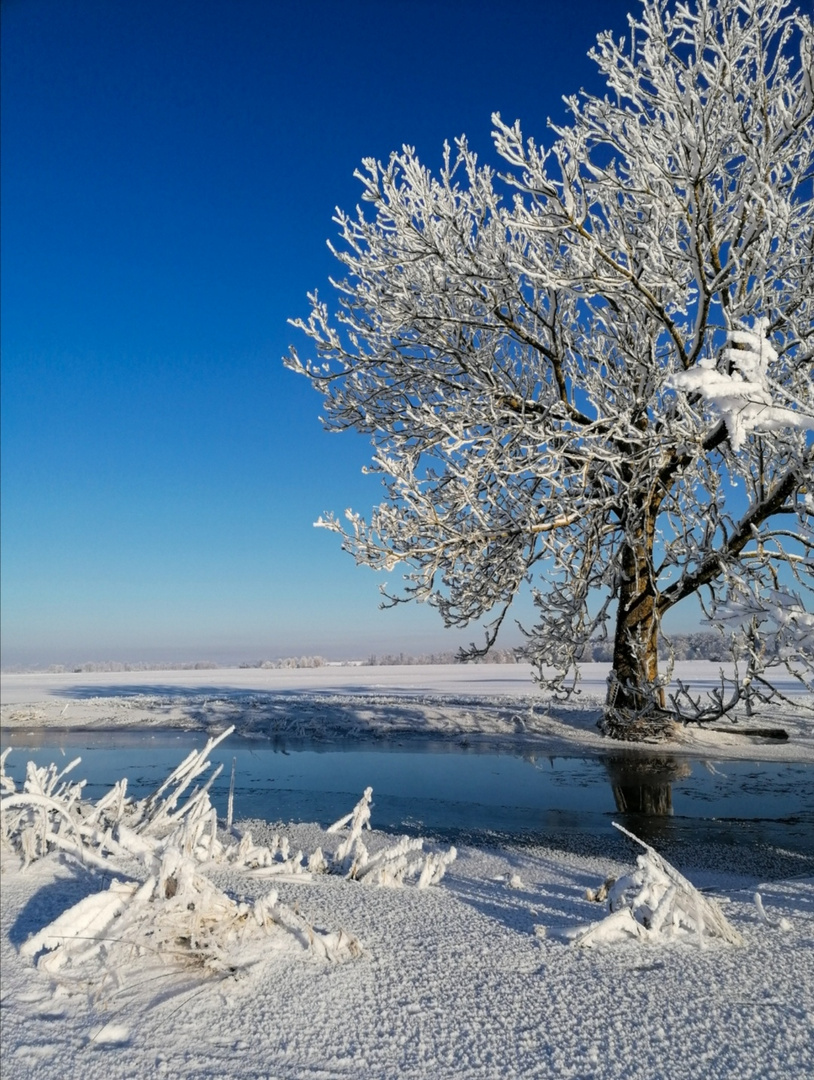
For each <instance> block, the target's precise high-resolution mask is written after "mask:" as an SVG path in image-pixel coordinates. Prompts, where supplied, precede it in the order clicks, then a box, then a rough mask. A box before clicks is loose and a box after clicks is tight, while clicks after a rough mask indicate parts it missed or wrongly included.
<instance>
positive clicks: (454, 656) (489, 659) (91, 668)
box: [5, 631, 771, 675]
mask: <svg viewBox="0 0 814 1080" xmlns="http://www.w3.org/2000/svg"><path fill="white" fill-rule="evenodd" d="M670 641H671V644H672V648H673V655H674V657H675V659H676V660H712V661H715V662H725V661H727V660H729V659H730V655H729V648H728V642H727V640H726V638H724V637H722V636H720V635H718V634H710V633H705V632H703V631H698V632H697V633H694V634H676V635H675V636H674V637H672V638H671V639H670ZM766 645H767V649H768V651H771V642H767V643H766ZM661 652H662V655H663V657H665V658H666V655H667V651H666V649H665V648H662V650H661ZM612 658H613V642H612V641H611V640H607V641H595V642H592V643H591V644H590V645H589V646H588V647H587V648H586V649H585V650H584V652H583V655H582V659H583V660H584V661H586V662H590V661H594V662H596V663H609V662H610V661H611V659H612ZM474 662H475V663H479V664H517V663H521V664H522V663H527V662H528V661H527V660H525V659H524V657H523V656H522V654H521V652H520V650H519V649H491V650H490V651H489V652H488V653H487V654H486V656H484V657H482V658H480V659H479V660H476V661H474ZM455 663H458V653H457V652H454V651H451V650H448V651H445V652H433V653H421V654H418V655H414V654H412V653H404V652H399V653H382V654H378V653H376V654H373V655H371V656H368V657H367V659H365V660H347V661H331V660H326V659H325V657H324V656H286V657H282V658H280V659H277V660H244V661H243V662H241V663H239V664H229V665H224V664H218V663H215V661H214V660H196V661H190V662H189V663H178V662H172V661H166V662H161V661H158V662H156V661H144V662H141V663H124V662H121V661H118V660H103V661H88V662H87V663H84V664H80V665H79V666H77V667H70V666H65V665H63V664H54V665H52V666H51V667H49V668H48V669H47V670H48V672H49V673H51V674H56V675H62V674H65V673H67V672H76V673H80V672H88V673H90V672H105V671H109V672H114V671H211V670H213V669H214V668H219V667H224V666H229V667H240V668H247V669H265V670H269V669H281V668H289V669H296V668H321V667H328V666H337V667H338V666H348V667H360V666H364V667H394V666H405V667H406V666H411V665H418V664H455ZM5 670H7V671H12V672H13V671H26V670H28V671H31V670H32V669H31V668H28V669H25V668H6V669H5Z"/></svg>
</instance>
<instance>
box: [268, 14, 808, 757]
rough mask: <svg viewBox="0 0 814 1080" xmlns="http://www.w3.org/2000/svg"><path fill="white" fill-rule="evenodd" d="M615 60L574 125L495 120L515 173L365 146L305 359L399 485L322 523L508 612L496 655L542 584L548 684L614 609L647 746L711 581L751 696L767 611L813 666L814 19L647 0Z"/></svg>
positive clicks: (760, 677) (421, 576)
mask: <svg viewBox="0 0 814 1080" xmlns="http://www.w3.org/2000/svg"><path fill="white" fill-rule="evenodd" d="M590 55H591V57H592V59H593V60H594V61H595V62H596V64H597V65H598V67H599V69H600V71H601V72H602V74H603V76H604V77H605V79H606V82H607V93H606V95H605V96H604V97H595V96H592V95H590V94H586V93H584V92H583V93H582V94H580V95H579V96H575V97H572V98H568V99H566V100H567V105H568V109H569V111H570V120H569V122H568V123H567V124H564V125H556V124H553V123H551V122H549V129H550V132H551V139H550V143H549V145H547V146H541V145H538V144H537V143H535V142H534V141H532V140H531V139H529V140H525V139H524V138H523V136H522V135H521V130H520V125H519V123H515V124H513V125H508V124H506V123H504V122H503V121H502V120H501V118H500V116H499V115H497V114H495V116H494V117H493V121H494V127H495V131H494V138H495V145H496V149H497V152H498V154H499V155H500V157H501V158H502V159H503V160H504V162H505V166H504V168H505V173H496V172H495V171H494V170H493V169H491V168H489V167H487V166H484V165H482V164H479V163H478V160H477V158H476V155H475V154H474V153H473V151H472V150H471V149H470V148H469V145H468V143H467V141H466V140H465V139H464V138H460V139H458V140H456V142H455V147H454V149H451V148H450V147H448V146H447V147H446V148H445V152H444V157H443V164H442V166H441V169H440V172H439V173H438V174H437V175H433V174H432V173H431V172H430V171H429V170H428V169H426V168H425V167H424V166H423V165H421V164H420V163H419V161H418V159H417V157H416V155H415V152H414V150H413V149H411V148H410V147H404V148H403V149H402V151H401V152H400V153H394V154H393V155H392V156H391V158H390V160H389V162H388V163H387V164H382V163H380V162H377V161H375V160H372V159H368V160H365V161H364V167H363V169H362V170H361V171H360V172H358V173H357V175H358V178H359V180H360V181H361V184H362V187H363V192H362V199H363V202H364V203H366V204H367V208H365V207H362V208H357V211H356V213H355V214H350V215H349V214H345V213H343V212H341V211H337V217H336V221H337V223H338V226H339V231H340V235H341V240H342V243H341V244H340V245H338V246H337V247H336V248H334V249H333V250H334V254H335V255H336V257H337V259H338V260H339V262H340V263H341V264H342V265H343V267H344V276H342V277H341V278H340V279H339V280H336V281H333V282H332V284H333V286H334V288H335V290H336V292H337V293H338V303H337V305H336V306H335V308H333V309H332V308H331V307H329V305H327V304H326V303H325V302H324V301H323V300H321V299H319V298H318V297H317V295H316V294H313V295H312V296H311V297H310V300H311V314H310V317H309V318H308V319H307V320H306V321H303V320H298V321H297V322H296V323H295V325H297V326H299V327H300V328H301V329H302V330H304V331H305V333H306V334H307V335H308V337H309V338H310V339H311V343H312V346H313V348H314V349H315V357H314V358H313V359H311V360H301V359H300V357H299V356H298V354H297V352H296V350H294V349H292V351H291V353H290V354H289V356H288V357H287V360H286V362H287V363H288V365H289V366H290V367H292V368H293V369H294V370H296V371H298V372H301V373H303V374H305V375H307V376H308V378H310V380H311V381H312V383H313V384H314V386H315V387H316V388H317V389H318V390H319V391H320V392H321V393H322V394H323V396H324V398H325V412H324V423H325V425H326V427H327V428H328V429H330V430H333V431H340V430H344V429H346V428H355V429H356V430H357V431H361V432H365V433H367V434H369V435H370V436H371V440H372V444H373V447H374V454H373V459H372V465H371V467H370V468H371V471H372V472H374V473H377V474H379V475H380V477H381V480H382V483H383V485H384V487H385V497H384V500H383V501H382V503H381V504H380V505H379V506H378V507H377V508H376V509H375V510H374V512H373V514H372V516H371V518H370V520H369V521H368V520H365V519H363V518H362V517H361V516H359V515H358V514H356V513H353V512H351V511H348V512H347V515H346V517H347V524H343V523H341V522H340V521H339V520H338V519H336V518H335V517H333V516H329V517H327V518H325V519H324V520H321V521H320V522H319V524H322V525H325V526H327V527H328V528H330V529H333V530H335V531H337V532H339V533H341V535H342V537H343V545H344V547H345V548H346V549H347V550H348V551H350V552H352V553H353V554H354V555H355V557H356V559H357V561H358V562H359V563H363V564H366V565H368V566H371V567H374V568H376V569H388V570H389V569H391V568H393V567H394V566H396V565H397V564H399V563H401V564H405V565H406V568H407V569H406V573H405V586H404V591H403V592H402V593H401V594H399V595H398V596H388V594H387V593H385V595H386V596H388V601H389V602H393V603H395V602H401V601H404V600H419V601H427V602H429V603H430V604H432V605H434V606H436V607H437V608H438V610H439V612H440V614H441V616H442V617H443V620H444V622H445V623H446V624H447V625H448V626H454V627H460V626H465V625H467V624H468V623H470V621H472V620H477V619H481V618H482V617H484V616H486V615H487V613H492V614H491V617H490V618H491V621H489V622H488V623H487V633H486V642H485V644H484V646H483V648H484V649H486V648H488V647H489V646H491V645H492V643H493V642H494V641H495V639H496V637H497V634H498V631H499V628H500V625H501V623H502V622H503V621H504V617H505V615H506V613H507V610H508V609H509V607H510V605H511V603H512V600H513V598H514V597H515V596H516V594H517V593H518V590H520V588H521V586H522V585H523V583H524V582H525V581H530V582H531V584H532V588H533V589H534V596H535V602H536V608H537V612H538V617H537V622H536V625H534V626H533V627H528V628H526V630H525V634H526V646H525V652H526V655H527V656H528V658H529V659H531V660H532V662H533V663H534V664H535V665H536V666H537V667H538V669H539V673H540V677H541V679H545V680H551V679H552V678H556V679H562V680H565V679H566V678H571V677H573V676H574V674H575V673H576V671H577V668H578V659H579V656H580V655H581V653H582V651H583V649H584V647H585V645H586V643H587V642H588V641H589V640H591V639H592V638H596V636H597V634H599V635H601V634H602V633H608V629H610V634H611V636H612V640H613V675H612V678H611V680H610V685H609V692H608V703H607V711H606V727H607V730H609V731H611V732H612V733H614V734H617V735H622V736H628V737H631V734H632V733H637V732H641V731H642V730H644V729H649V730H652V729H653V728H654V727H658V724H659V722H660V720H661V718H662V717H663V716H664V714H663V713H662V712H661V709H662V707H663V705H664V689H663V688H664V676H663V675H661V676H660V673H659V670H658V643H659V638H660V635H661V624H662V620H663V618H664V616H665V615H666V614H667V612H668V611H670V610H671V609H673V608H674V607H675V606H676V605H678V604H680V603H682V602H683V601H686V600H688V599H689V598H691V597H697V598H698V599H699V600H700V601H701V603H702V605H703V607H704V609H705V611H706V613H707V615H708V616H709V618H710V619H711V620H712V621H713V622H714V623H717V624H718V625H719V626H721V625H724V623H726V622H729V623H731V624H732V626H734V627H735V630H734V631H733V634H732V640H733V643H734V645H735V648H736V651H737V650H739V651H740V655H741V659H742V660H743V659H744V658H745V659H746V660H747V661H748V662H747V663H746V665H745V668H742V669H741V682H740V685H739V686H736V687H735V695H734V698H733V700H735V699H737V698H738V697H739V696H741V695H742V692H743V690H744V689H745V688H746V687H747V686H749V687H750V688H751V691H752V692H755V690H756V689H757V690H758V691H759V692H765V693H769V692H770V683H771V680H770V678H769V675H768V673H767V672H766V670H765V667H766V664H765V661H764V659H763V658H762V645H761V642H762V637H763V636H765V634H766V633H767V632H771V633H772V634H773V635H774V637H775V640H774V641H773V642H772V645H773V648H772V649H771V650H770V651H771V653H772V655H773V656H774V657H777V658H779V659H780V660H781V661H783V662H785V663H786V664H787V665H788V666H790V667H791V668H792V669H793V670H795V671H796V672H798V673H800V674H802V675H803V676H804V677H810V669H811V662H812V656H813V655H814V619H813V618H812V615H811V614H810V613H809V612H808V611H807V610H806V606H805V599H804V598H805V596H806V594H808V595H809V596H810V594H811V591H812V584H813V582H812V559H813V557H814V550H813V548H814V530H813V529H812V521H813V517H814V483H812V476H813V475H814V469H813V468H812V464H813V462H812V443H813V440H812V435H811V432H812V429H814V391H813V390H812V358H813V357H814V253H813V252H812V245H813V243H814V199H813V197H812V178H813V176H814V89H813V87H812V78H813V76H812V63H814V35H813V34H812V22H811V19H810V18H809V17H808V16H806V15H804V14H801V13H799V12H797V11H795V10H793V9H790V8H789V7H788V5H787V4H786V3H784V2H783V0H693V2H691V3H670V2H667V0H644V2H643V5H642V10H641V14H640V16H639V17H630V19H629V35H628V37H627V38H626V39H621V40H616V39H615V38H614V37H613V36H612V35H611V34H610V33H604V34H601V35H600V36H599V37H598V39H597V45H596V47H595V48H594V49H593V50H592V51H591V54H590ZM478 651H479V650H478V649H477V648H476V647H475V646H472V650H471V654H472V655H473V654H475V653H476V652H478ZM806 670H808V672H809V676H806ZM552 673H553V674H552ZM563 684H564V683H563ZM720 704H721V708H725V707H726V703H725V702H723V701H722V702H721V703H720ZM713 711H714V710H713ZM704 715H706V714H699V716H704Z"/></svg>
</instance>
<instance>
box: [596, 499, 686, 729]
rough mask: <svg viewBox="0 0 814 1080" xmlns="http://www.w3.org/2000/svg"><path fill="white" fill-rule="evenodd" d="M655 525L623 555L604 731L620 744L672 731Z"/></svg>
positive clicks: (643, 531) (649, 522)
mask: <svg viewBox="0 0 814 1080" xmlns="http://www.w3.org/2000/svg"><path fill="white" fill-rule="evenodd" d="M654 533H655V527H654V521H653V517H652V516H651V515H647V517H646V519H645V521H644V522H643V523H642V525H641V529H640V531H639V533H638V535H634V537H633V539H632V540H630V541H628V542H627V543H626V544H625V546H624V548H623V549H622V551H621V561H622V566H621V569H622V574H621V582H620V585H619V597H618V609H617V614H616V633H615V636H614V642H613V670H612V671H611V674H610V679H609V682H608V696H607V699H606V702H605V716H604V718H603V721H602V724H601V726H602V729H603V731H605V733H606V734H608V735H611V736H612V737H613V738H617V739H628V740H631V741H637V740H641V739H648V738H654V737H655V738H659V737H664V736H665V735H666V734H667V733H668V732H669V730H670V728H671V727H672V719H671V714H669V713H667V712H665V711H664V690H663V688H662V687H660V686H659V685H658V677H659V658H658V643H659V616H658V607H657V600H658V593H657V589H656V582H655V578H654V574H653V558H652V556H653V537H654Z"/></svg>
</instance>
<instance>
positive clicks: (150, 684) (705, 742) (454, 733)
mask: <svg viewBox="0 0 814 1080" xmlns="http://www.w3.org/2000/svg"><path fill="white" fill-rule="evenodd" d="M608 670H609V669H608V665H607V664H586V665H584V668H583V677H582V682H581V683H580V693H579V694H577V695H575V696H573V697H572V698H571V699H570V700H569V701H568V702H556V701H553V700H552V699H551V698H549V697H546V696H545V695H544V694H542V693H541V692H540V691H539V689H538V688H537V686H536V685H535V683H534V681H533V679H532V676H531V672H530V669H529V668H528V667H526V666H525V665H523V664H478V665H463V664H447V665H444V664H439V665H426V666H419V665H416V666H409V665H405V666H393V667H390V666H383V667H351V666H347V667H344V666H333V665H329V666H325V667H321V668H305V669H291V670H288V669H271V670H264V669H257V668H251V669H247V668H223V669H210V670H202V671H137V672H128V671H124V672H112V673H110V672H90V673H88V672H77V673H70V674H59V675H51V674H8V673H4V674H2V676H0V705H1V708H0V724H2V727H3V728H5V729H15V730H21V729H22V730H26V731H35V730H39V729H48V728H60V729H64V728H94V729H107V728H118V727H125V726H126V727H152V726H164V727H177V728H184V729H200V730H206V731H208V732H210V733H212V732H217V731H220V730H223V728H224V727H226V726H228V725H231V724H234V725H235V727H236V730H237V733H238V734H245V735H261V736H262V735H264V734H280V733H285V734H289V735H298V736H305V737H315V738H322V739H325V738H328V739H342V738H374V739H386V738H388V737H390V736H395V735H398V737H399V738H404V737H409V736H411V735H414V736H423V737H428V738H447V737H448V738H455V739H460V738H461V737H467V738H470V739H478V738H482V739H489V740H493V741H494V740H497V741H500V742H503V743H505V742H509V743H517V742H524V743H534V744H535V746H536V747H537V748H538V749H540V750H546V749H548V750H551V751H558V752H571V753H579V752H583V751H584V752H588V753H591V752H595V751H597V750H599V749H600V748H603V747H604V748H606V747H607V740H606V739H603V738H602V737H601V736H600V735H599V733H598V731H597V730H596V722H597V720H598V718H599V716H600V710H601V704H602V701H603V700H604V696H605V687H606V680H607V676H608ZM720 672H721V665H720V664H717V663H711V662H708V661H685V662H680V663H678V664H676V669H675V678H676V679H680V680H682V682H684V683H685V684H688V685H690V686H692V687H693V689H694V690H697V691H702V690H706V689H709V688H711V687H715V686H718V685H719V684H720ZM779 686H780V689H781V690H782V691H783V693H784V694H786V695H787V696H788V697H789V698H790V699H791V700H792V701H796V702H798V703H799V704H800V705H808V706H809V708H808V709H797V708H793V707H792V706H790V705H788V706H783V707H782V708H777V707H773V708H771V709H769V710H766V711H765V712H764V713H763V714H761V715H760V716H759V717H756V718H754V719H753V721H751V723H753V724H754V723H758V724H760V725H763V726H773V727H783V728H784V729H785V730H786V731H788V733H789V736H790V739H789V741H788V742H786V743H777V742H772V741H769V740H763V739H753V738H746V737H744V736H739V735H737V734H732V735H729V734H722V733H716V732H710V731H706V730H701V729H697V728H686V729H685V730H684V731H683V732H682V733H681V741H680V742H676V743H670V744H662V746H661V748H662V749H665V750H666V749H670V750H671V751H675V752H682V751H683V752H685V753H693V754H695V755H696V756H697V755H699V754H703V753H710V752H714V756H716V757H741V758H762V759H765V758H772V759H777V760H784V759H793V760H799V761H814V713H812V711H811V705H812V698H811V695H809V694H805V693H802V692H801V687H800V684H799V683H797V682H796V681H795V680H793V679H791V678H790V677H786V678H785V679H781V680H780V681H779ZM717 726H721V727H725V728H728V727H729V721H727V720H725V721H723V722H722V723H721V724H720V725H717ZM741 726H743V725H741ZM735 730H736V729H734V728H733V731H735Z"/></svg>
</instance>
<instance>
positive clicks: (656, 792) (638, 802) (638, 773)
mask: <svg viewBox="0 0 814 1080" xmlns="http://www.w3.org/2000/svg"><path fill="white" fill-rule="evenodd" d="M602 760H603V762H604V764H605V768H606V769H607V770H608V774H609V776H610V782H611V788H612V789H613V798H614V801H615V803H616V809H617V810H618V811H619V813H620V814H643V815H645V816H647V817H668V816H669V815H671V814H672V812H673V789H672V783H673V781H674V780H682V779H684V778H685V777H687V776H689V775H690V774H691V773H692V769H691V767H690V764H689V762H687V761H681V760H678V759H677V758H673V757H669V756H666V755H662V756H658V757H651V756H649V755H648V756H647V757H645V756H644V755H640V754H615V755H613V756H611V757H605V758H603V759H602Z"/></svg>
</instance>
